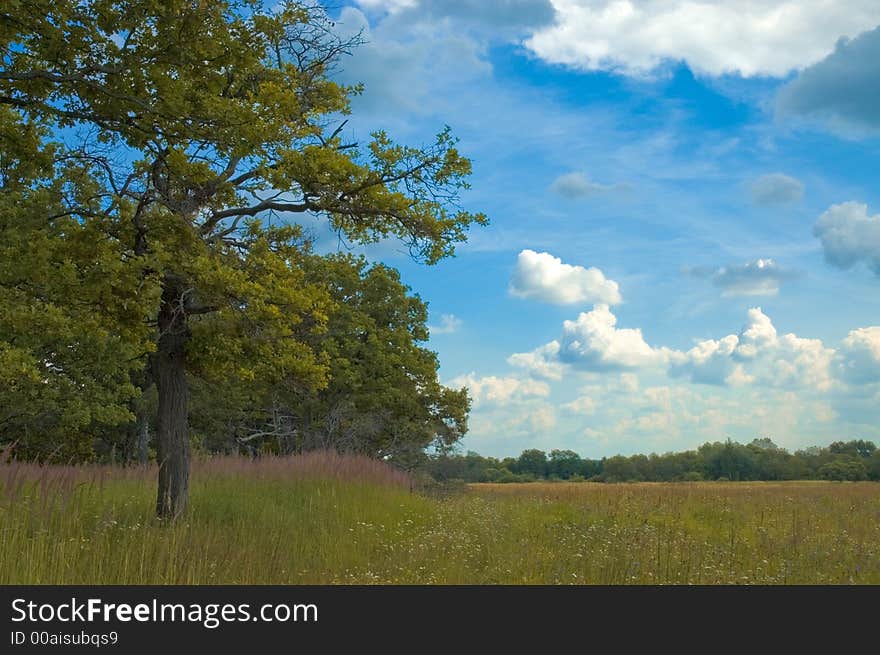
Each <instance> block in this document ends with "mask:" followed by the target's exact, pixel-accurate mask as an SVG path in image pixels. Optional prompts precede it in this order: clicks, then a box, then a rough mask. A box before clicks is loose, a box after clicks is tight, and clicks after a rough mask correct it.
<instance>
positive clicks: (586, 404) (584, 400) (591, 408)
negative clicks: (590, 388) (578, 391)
mask: <svg viewBox="0 0 880 655" xmlns="http://www.w3.org/2000/svg"><path fill="white" fill-rule="evenodd" d="M562 409H563V410H565V411H566V412H568V413H570V414H578V415H581V416H589V415H590V414H595V413H596V402H595V401H594V400H593V399H592V398H590V397H589V396H580V397H579V398H575V399H574V400H572V401H571V402H570V403H565V404H564V405H562Z"/></svg>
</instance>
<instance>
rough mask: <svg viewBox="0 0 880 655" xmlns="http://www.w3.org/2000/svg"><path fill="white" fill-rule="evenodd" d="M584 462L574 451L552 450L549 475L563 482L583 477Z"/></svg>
mask: <svg viewBox="0 0 880 655" xmlns="http://www.w3.org/2000/svg"><path fill="white" fill-rule="evenodd" d="M582 462H583V460H581V458H580V455H578V454H577V453H576V452H574V451H572V450H551V451H550V455H549V457H548V459H547V475H551V476H552V475H555V476H556V477H558V478H559V479H561V480H568V479H569V478H570V477H572V476H574V475H582V474H583V467H582Z"/></svg>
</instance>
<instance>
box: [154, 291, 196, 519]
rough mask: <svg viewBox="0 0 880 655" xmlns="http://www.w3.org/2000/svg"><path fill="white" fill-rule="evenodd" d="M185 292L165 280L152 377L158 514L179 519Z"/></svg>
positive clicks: (185, 446)
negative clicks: (155, 394) (155, 407)
mask: <svg viewBox="0 0 880 655" xmlns="http://www.w3.org/2000/svg"><path fill="white" fill-rule="evenodd" d="M182 298H183V293H182V290H181V289H180V288H179V286H178V285H176V284H173V283H171V282H169V281H168V280H166V282H165V286H164V288H163V290H162V304H161V306H160V308H159V344H158V349H157V351H156V353H155V354H154V356H153V376H154V381H155V383H156V391H157V392H158V395H159V409H158V412H157V416H156V435H157V437H158V439H157V441H158V448H157V460H158V462H159V492H158V495H157V497H156V514H157V515H158V516H159V517H160V518H176V517H178V516H180V515H181V514H182V513H183V512H185V511H186V506H187V499H188V495H189V430H188V427H189V426H188V410H187V395H188V392H187V384H186V344H187V341H188V339H189V330H188V327H187V321H186V314H185V312H184V308H183V302H182Z"/></svg>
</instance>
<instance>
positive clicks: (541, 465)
mask: <svg viewBox="0 0 880 655" xmlns="http://www.w3.org/2000/svg"><path fill="white" fill-rule="evenodd" d="M511 470H512V471H513V472H514V473H520V474H527V475H533V476H534V477H536V478H544V477H547V454H546V453H545V452H544V451H543V450H537V449H534V448H533V449H530V450H524V451H523V452H522V454H521V455H520V456H519V458H518V459H517V460H516V465H515V468H512V469H511Z"/></svg>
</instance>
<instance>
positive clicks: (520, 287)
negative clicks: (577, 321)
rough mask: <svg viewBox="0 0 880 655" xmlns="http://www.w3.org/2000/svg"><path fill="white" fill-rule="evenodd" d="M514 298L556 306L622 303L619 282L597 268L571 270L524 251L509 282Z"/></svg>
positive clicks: (544, 255) (549, 258) (551, 258)
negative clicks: (529, 299)
mask: <svg viewBox="0 0 880 655" xmlns="http://www.w3.org/2000/svg"><path fill="white" fill-rule="evenodd" d="M510 293H511V295H514V296H517V297H519V298H532V299H535V300H541V301H544V302H549V303H554V304H557V305H571V304H575V303H596V302H600V303H605V304H608V305H616V304H617V303H619V302H620V301H621V297H620V290H619V288H618V286H617V282H615V281H614V280H609V279H607V278H606V277H605V275H604V274H603V273H602V271H600V270H599V269H598V268H595V267H590V268H584V267H583V266H572V265H571V264H565V263H563V262H562V260H561V259H560V258H559V257H554V256H553V255H551V254H550V253H547V252H540V253H539V252H535V251H534V250H523V251H522V252H520V253H519V256H518V257H517V261H516V268H515V269H514V272H513V276H512V277H511V280H510Z"/></svg>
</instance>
